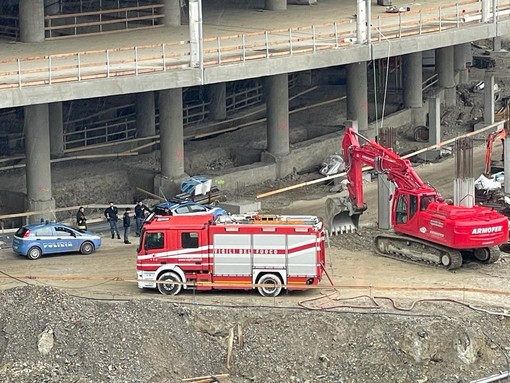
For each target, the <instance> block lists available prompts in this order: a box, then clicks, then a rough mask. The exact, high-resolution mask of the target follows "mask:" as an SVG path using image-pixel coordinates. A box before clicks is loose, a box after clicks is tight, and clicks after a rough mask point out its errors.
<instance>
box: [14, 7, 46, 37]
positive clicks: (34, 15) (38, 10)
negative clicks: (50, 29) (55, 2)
mask: <svg viewBox="0 0 510 383" xmlns="http://www.w3.org/2000/svg"><path fill="white" fill-rule="evenodd" d="M19 29H20V40H21V42H23V43H37V42H41V41H44V0H20V2H19Z"/></svg>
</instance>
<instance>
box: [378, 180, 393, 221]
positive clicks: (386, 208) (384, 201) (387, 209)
mask: <svg viewBox="0 0 510 383" xmlns="http://www.w3.org/2000/svg"><path fill="white" fill-rule="evenodd" d="M394 193H395V184H393V182H391V181H389V180H388V177H386V175H384V174H379V175H378V176H377V202H378V203H377V222H378V227H379V229H385V230H389V229H391V228H392V226H391V205H392V201H391V200H390V196H391V195H393V194H394Z"/></svg>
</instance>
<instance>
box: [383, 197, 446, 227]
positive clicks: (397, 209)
mask: <svg viewBox="0 0 510 383" xmlns="http://www.w3.org/2000/svg"><path fill="white" fill-rule="evenodd" d="M436 200H437V194H435V193H430V194H416V193H415V192H413V191H411V190H402V191H401V190H398V189H397V190H396V191H395V197H394V202H393V209H392V217H391V218H392V222H393V227H394V228H395V230H397V231H400V232H404V233H405V232H408V231H409V233H416V231H417V230H418V229H419V227H420V224H421V220H422V215H423V212H425V211H426V210H427V208H428V206H429V205H430V204H431V203H432V202H435V201H436Z"/></svg>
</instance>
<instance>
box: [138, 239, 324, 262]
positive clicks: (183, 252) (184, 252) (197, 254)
mask: <svg viewBox="0 0 510 383" xmlns="http://www.w3.org/2000/svg"><path fill="white" fill-rule="evenodd" d="M315 244H316V243H315V241H307V242H303V243H300V244H299V245H296V246H293V247H289V248H288V253H289V254H298V253H300V252H302V251H307V250H310V249H312V248H313V247H315V246H313V245H315ZM303 246H310V247H306V248H304V249H300V248H302V247H303ZM214 248H215V246H214V245H208V246H201V247H198V248H193V249H179V250H171V251H164V252H161V253H152V254H144V255H139V256H138V259H152V258H170V257H173V256H179V257H182V258H197V259H201V258H207V255H208V254H207V253H206V252H205V251H207V250H208V251H211V252H213V251H214ZM239 249H240V248H232V250H239ZM242 249H243V250H263V249H269V248H266V247H258V248H255V249H252V248H249V247H244V248H242ZM271 249H274V250H276V251H278V252H280V251H282V250H283V251H285V250H286V249H285V247H282V246H277V247H272V248H271ZM316 249H317V250H319V249H320V248H319V247H316Z"/></svg>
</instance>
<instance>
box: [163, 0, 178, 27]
mask: <svg viewBox="0 0 510 383" xmlns="http://www.w3.org/2000/svg"><path fill="white" fill-rule="evenodd" d="M163 4H164V8H163V9H164V12H165V17H164V18H163V24H164V25H166V26H167V27H177V26H180V25H181V1H180V0H163Z"/></svg>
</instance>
